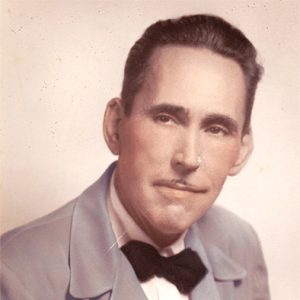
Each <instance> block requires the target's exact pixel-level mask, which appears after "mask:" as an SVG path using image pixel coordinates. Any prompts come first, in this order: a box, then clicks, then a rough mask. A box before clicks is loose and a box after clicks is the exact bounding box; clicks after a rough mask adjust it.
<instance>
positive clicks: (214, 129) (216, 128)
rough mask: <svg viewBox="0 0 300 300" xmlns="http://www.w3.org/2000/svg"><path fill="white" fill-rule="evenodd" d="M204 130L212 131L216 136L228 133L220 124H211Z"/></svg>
mask: <svg viewBox="0 0 300 300" xmlns="http://www.w3.org/2000/svg"><path fill="white" fill-rule="evenodd" d="M206 132H209V133H212V134H214V135H217V136H224V135H228V134H229V132H228V130H227V129H226V128H224V127H221V126H211V127H209V128H208V129H207V130H206Z"/></svg>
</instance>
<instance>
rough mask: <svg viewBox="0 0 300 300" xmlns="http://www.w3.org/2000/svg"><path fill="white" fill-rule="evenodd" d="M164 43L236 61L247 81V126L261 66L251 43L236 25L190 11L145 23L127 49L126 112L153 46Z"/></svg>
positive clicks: (123, 99)
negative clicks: (201, 50)
mask: <svg viewBox="0 0 300 300" xmlns="http://www.w3.org/2000/svg"><path fill="white" fill-rule="evenodd" d="M165 45H181V46H189V47H197V48H206V49H209V50H211V51H212V52H214V53H218V54H220V55H222V56H224V57H227V58H231V59H233V60H234V61H236V62H237V63H238V64H239V65H240V67H241V69H242V71H243V74H244V78H245V83H246V89H247V90H246V105H245V107H246V111H245V123H244V131H247V130H248V128H249V126H250V121H251V112H252V107H253V102H254V96H255V91H256V87H257V83H258V82H259V80H260V78H261V74H262V70H263V69H262V67H261V66H260V65H259V64H258V63H257V61H256V59H257V52H256V49H255V48H254V46H253V45H252V43H251V42H250V41H249V40H248V39H247V38H246V36H245V35H244V34H243V33H242V32H241V31H240V30H239V29H237V28H235V27H234V26H232V25H231V24H229V23H228V22H226V21H225V20H223V19H222V18H220V17H217V16H213V15H191V16H183V17H181V18H178V19H168V20H162V21H158V22H156V23H154V24H152V25H151V26H150V27H148V28H147V29H146V30H145V32H144V34H143V35H142V36H141V38H140V39H138V40H137V41H136V42H135V44H134V45H133V46H132V48H131V50H130V51H129V54H128V57H127V61H126V65H125V70H124V80H123V87H122V92H121V98H122V101H123V105H124V109H125V113H126V115H128V116H129V115H130V112H131V110H132V106H133V101H134V98H135V96H136V94H137V93H138V92H139V90H140V89H141V87H142V86H143V83H144V81H145V77H146V74H147V69H148V67H149V65H150V63H151V56H152V54H153V52H154V50H155V49H156V48H158V47H163V46H165Z"/></svg>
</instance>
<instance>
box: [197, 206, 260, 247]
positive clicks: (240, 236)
mask: <svg viewBox="0 0 300 300" xmlns="http://www.w3.org/2000/svg"><path fill="white" fill-rule="evenodd" d="M197 226H198V228H199V229H200V231H201V234H202V236H203V239H204V240H205V242H208V243H210V244H214V245H217V246H219V247H221V248H224V246H225V247H232V246H233V245H234V246H237V245H238V248H239V249H242V248H245V249H247V247H251V246H253V247H257V245H258V243H259V241H258V238H257V234H256V232H255V230H254V229H253V227H252V225H250V223H249V222H248V221H246V220H244V219H242V218H241V217H239V216H237V215H236V214H235V213H233V212H231V211H229V210H227V209H225V208H224V207H221V206H218V205H214V206H213V207H212V208H211V209H210V210H209V211H208V212H207V213H206V214H205V215H204V216H203V217H202V218H201V219H200V220H199V221H198V222H197Z"/></svg>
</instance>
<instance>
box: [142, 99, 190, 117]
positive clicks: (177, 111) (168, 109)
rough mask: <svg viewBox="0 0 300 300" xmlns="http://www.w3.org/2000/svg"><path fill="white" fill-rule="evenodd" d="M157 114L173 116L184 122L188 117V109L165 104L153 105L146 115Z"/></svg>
mask: <svg viewBox="0 0 300 300" xmlns="http://www.w3.org/2000/svg"><path fill="white" fill-rule="evenodd" d="M159 113H167V114H170V115H173V116H177V117H178V118H180V119H182V120H186V121H187V119H188V115H189V111H188V109H186V108H184V107H183V106H179V105H173V104H167V103H162V104H158V105H154V106H152V107H150V108H149V110H148V112H147V114H149V115H152V116H153V115H157V114H159Z"/></svg>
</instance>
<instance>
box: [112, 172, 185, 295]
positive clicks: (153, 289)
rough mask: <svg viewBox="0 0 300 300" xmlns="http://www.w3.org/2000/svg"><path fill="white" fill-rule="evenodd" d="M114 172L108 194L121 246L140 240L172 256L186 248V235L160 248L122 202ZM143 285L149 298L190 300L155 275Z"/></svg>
mask: <svg viewBox="0 0 300 300" xmlns="http://www.w3.org/2000/svg"><path fill="white" fill-rule="evenodd" d="M114 178H115V176H114V174H113V176H112V178H111V182H110V190H109V195H108V199H107V200H108V212H109V216H110V220H111V223H112V228H113V231H114V234H115V236H116V238H117V243H118V246H119V248H120V247H122V246H123V245H124V244H126V243H127V242H129V241H131V240H138V241H142V242H145V243H148V244H150V245H152V246H153V247H155V248H156V249H157V250H158V251H159V253H160V255H162V256H166V257H168V256H171V255H175V254H177V253H179V252H180V251H182V250H184V236H185V233H184V234H182V235H181V237H180V238H179V239H178V240H177V241H175V242H174V243H173V244H172V245H170V246H168V247H166V248H163V249H160V248H159V247H158V246H157V245H156V244H155V243H154V242H153V241H152V240H151V239H150V237H149V236H147V235H146V233H145V232H144V231H143V230H142V229H141V228H140V227H139V226H138V225H137V224H136V223H135V221H134V220H133V219H132V217H131V216H130V215H129V214H128V212H127V211H126V209H125V207H124V206H123V204H122V203H121V201H120V199H119V197H118V195H117V191H116V188H115V184H114ZM141 286H142V288H143V290H144V292H145V294H146V296H147V298H148V299H149V300H170V299H172V300H188V299H189V298H188V296H187V295H184V294H181V293H180V292H179V291H178V289H177V288H176V286H175V285H174V284H172V283H171V282H169V281H168V280H166V279H165V278H159V277H156V276H154V277H153V278H151V279H149V280H147V281H145V282H142V283H141Z"/></svg>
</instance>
